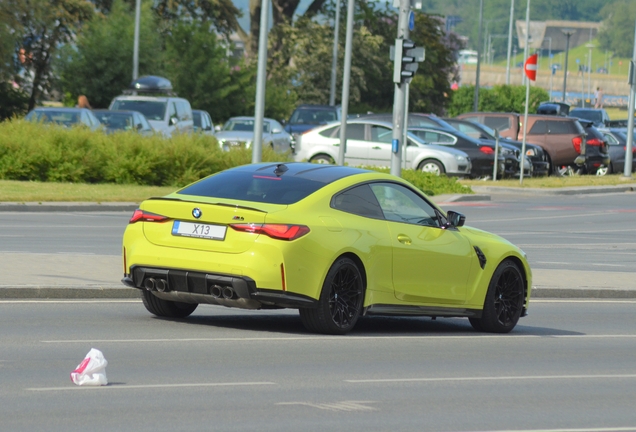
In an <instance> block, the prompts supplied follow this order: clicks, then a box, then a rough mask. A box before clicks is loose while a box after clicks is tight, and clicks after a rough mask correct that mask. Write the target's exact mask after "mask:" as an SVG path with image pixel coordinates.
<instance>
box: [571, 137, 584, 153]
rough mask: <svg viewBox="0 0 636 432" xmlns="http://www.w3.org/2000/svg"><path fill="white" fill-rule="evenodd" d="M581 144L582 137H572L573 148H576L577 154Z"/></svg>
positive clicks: (579, 151)
mask: <svg viewBox="0 0 636 432" xmlns="http://www.w3.org/2000/svg"><path fill="white" fill-rule="evenodd" d="M581 144H583V138H581V137H574V138H572V145H573V146H574V150H576V152H577V153H578V154H581Z"/></svg>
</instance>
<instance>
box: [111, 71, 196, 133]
mask: <svg viewBox="0 0 636 432" xmlns="http://www.w3.org/2000/svg"><path fill="white" fill-rule="evenodd" d="M166 82H167V84H166ZM130 88H131V90H130V91H129V93H131V92H139V93H142V92H143V93H154V92H166V91H167V92H170V91H171V90H172V87H171V86H170V82H169V81H168V80H166V79H165V78H161V77H155V76H146V77H141V78H139V79H138V80H135V81H133V82H132V84H131V85H130ZM108 109H110V110H128V111H139V112H140V113H142V114H143V115H144V116H146V119H148V122H149V123H150V125H151V126H152V127H153V129H154V130H155V131H157V132H161V133H162V134H164V135H165V136H166V137H170V136H172V134H173V133H175V132H193V131H194V123H193V121H192V107H191V106H190V102H188V101H187V100H186V99H183V98H180V97H175V96H163V95H162V96H141V95H135V94H133V95H122V96H117V97H116V98H115V99H113V101H112V102H111V103H110V107H109V108H108Z"/></svg>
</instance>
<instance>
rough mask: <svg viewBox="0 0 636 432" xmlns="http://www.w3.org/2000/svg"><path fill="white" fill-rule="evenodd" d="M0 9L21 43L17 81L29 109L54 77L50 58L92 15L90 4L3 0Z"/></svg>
mask: <svg viewBox="0 0 636 432" xmlns="http://www.w3.org/2000/svg"><path fill="white" fill-rule="evenodd" d="M0 5H1V7H2V10H3V11H4V12H5V13H8V14H9V15H11V16H12V17H13V18H14V19H15V21H16V23H17V24H18V25H19V28H17V29H16V33H17V36H19V38H20V39H19V40H20V43H21V46H20V47H18V48H17V50H16V51H17V52H16V54H18V52H19V50H20V49H22V50H23V51H22V52H20V55H21V56H22V62H23V63H22V67H23V69H24V71H25V74H24V76H23V79H22V80H21V82H19V83H18V84H21V85H23V86H24V87H25V88H28V89H29V93H30V97H29V107H28V108H29V110H30V109H33V107H34V106H35V104H36V102H37V100H38V99H39V97H40V96H41V95H42V94H43V93H45V92H46V91H47V90H49V89H50V87H51V84H52V82H53V80H54V77H53V75H52V74H51V61H52V59H53V56H54V54H55V52H56V50H57V49H58V47H60V46H61V45H63V44H65V43H68V42H71V41H72V40H74V39H75V37H76V35H77V32H78V30H79V29H80V27H81V26H82V24H83V23H84V22H86V21H87V20H89V19H90V18H91V17H92V16H93V10H94V9H93V4H92V3H91V2H90V1H88V0H30V1H29V2H25V1H24V0H3V1H2V3H0Z"/></svg>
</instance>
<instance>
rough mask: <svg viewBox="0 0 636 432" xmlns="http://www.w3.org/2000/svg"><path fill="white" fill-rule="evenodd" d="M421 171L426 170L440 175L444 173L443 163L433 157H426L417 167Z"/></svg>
mask: <svg viewBox="0 0 636 432" xmlns="http://www.w3.org/2000/svg"><path fill="white" fill-rule="evenodd" d="M417 169H419V170H420V171H422V172H427V173H431V174H435V175H438V176H439V175H442V174H444V173H446V170H445V169H444V165H442V164H441V163H439V162H438V161H436V160H435V159H426V160H424V161H422V162H421V163H420V165H419V166H418V167H417Z"/></svg>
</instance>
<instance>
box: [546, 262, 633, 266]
mask: <svg viewBox="0 0 636 432" xmlns="http://www.w3.org/2000/svg"><path fill="white" fill-rule="evenodd" d="M535 264H555V265H557V264H558V265H591V266H597V267H632V266H628V265H625V264H604V263H603V264H600V263H566V262H556V261H536V262H535Z"/></svg>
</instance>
